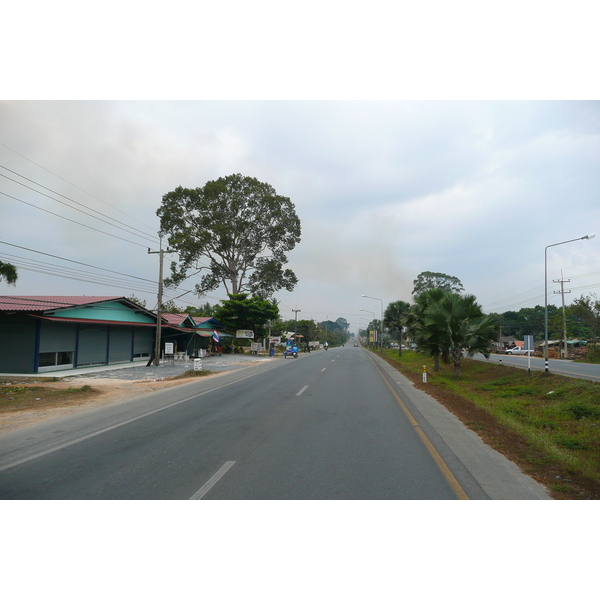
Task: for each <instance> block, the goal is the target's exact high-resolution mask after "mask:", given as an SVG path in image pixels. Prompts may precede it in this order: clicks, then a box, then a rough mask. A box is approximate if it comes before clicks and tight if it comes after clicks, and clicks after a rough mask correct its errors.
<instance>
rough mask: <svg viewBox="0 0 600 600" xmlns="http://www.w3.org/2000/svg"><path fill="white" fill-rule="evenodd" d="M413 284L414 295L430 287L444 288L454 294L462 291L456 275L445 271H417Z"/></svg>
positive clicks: (430, 288) (461, 285)
mask: <svg viewBox="0 0 600 600" xmlns="http://www.w3.org/2000/svg"><path fill="white" fill-rule="evenodd" d="M413 285H414V286H415V287H414V289H413V291H412V295H413V296H414V297H416V296H418V295H419V294H421V293H422V292H426V291H427V290H432V289H440V290H446V291H448V292H454V293H456V294H460V293H461V292H463V291H464V288H463V284H462V283H461V281H460V279H459V278H458V277H454V276H452V275H446V274H445V273H433V272H432V271H423V272H422V273H419V275H417V278H416V279H415V280H414V281H413Z"/></svg>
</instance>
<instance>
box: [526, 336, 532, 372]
mask: <svg viewBox="0 0 600 600" xmlns="http://www.w3.org/2000/svg"><path fill="white" fill-rule="evenodd" d="M524 339H525V350H527V373H529V375H531V353H532V352H533V336H532V335H526V336H525V337H524Z"/></svg>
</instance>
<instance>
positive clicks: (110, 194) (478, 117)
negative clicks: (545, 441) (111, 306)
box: [0, 100, 600, 329]
mask: <svg viewBox="0 0 600 600" xmlns="http://www.w3.org/2000/svg"><path fill="white" fill-rule="evenodd" d="M0 132H1V137H0V165H1V167H2V168H0V175H2V177H1V179H0V191H1V192H3V194H8V196H7V195H2V197H1V198H0V207H1V213H0V218H1V221H0V222H1V226H0V242H6V243H7V244H14V245H18V246H22V247H23V248H27V249H29V250H24V249H21V248H15V247H11V246H8V245H7V244H0V246H1V247H0V253H1V254H0V260H6V261H12V262H13V263H14V264H17V265H19V266H21V268H20V269H19V281H18V284H17V287H16V288H8V287H7V286H6V285H5V284H2V286H3V289H2V293H10V294H62V295H79V294H86V295H113V294H114V295H121V294H123V295H129V294H131V293H133V294H135V295H136V296H137V297H139V298H141V299H144V300H146V301H147V303H148V306H151V307H154V305H155V303H156V285H154V284H153V283H150V281H142V280H136V279H132V278H129V277H120V279H121V280H123V281H124V282H125V283H124V285H120V286H117V285H115V284H114V283H113V284H110V283H109V284H106V285H98V284H94V283H88V282H84V281H79V280H75V279H66V278H60V277H56V276H53V275H50V274H49V273H48V274H44V273H40V272H39V271H40V270H42V271H43V270H44V269H43V268H40V265H39V264H36V263H35V262H33V263H26V262H24V261H37V262H38V263H39V262H45V263H51V264H52V265H58V266H52V267H51V271H52V272H56V271H58V269H59V268H69V269H74V268H76V269H81V270H82V271H85V272H87V274H88V275H81V277H82V278H84V279H85V278H88V277H89V275H90V274H92V277H93V279H94V280H96V279H100V278H101V276H102V274H103V272H102V271H99V270H96V269H89V268H88V267H85V266H81V265H76V264H73V263H68V262H65V261H61V260H58V259H56V258H52V257H47V256H43V255H40V254H39V253H35V252H31V250H34V251H37V252H45V253H48V254H53V255H55V256H58V257H62V258H68V259H71V260H75V261H80V262H83V263H86V264H87V265H92V266H96V267H103V268H105V269H110V270H113V271H117V272H119V273H123V274H124V275H129V276H135V277H139V278H142V279H143V280H151V281H156V279H157V276H158V258H157V255H150V254H148V253H147V248H148V247H151V248H152V250H156V249H157V248H158V245H157V242H156V240H157V236H156V232H157V231H158V228H159V224H158V218H157V217H156V210H157V208H158V207H159V205H160V202H161V197H162V195H163V194H165V193H166V192H168V191H171V190H173V189H174V188H175V187H176V186H179V185H181V186H184V187H198V186H202V185H204V184H205V183H206V182H207V181H209V180H212V179H216V178H218V177H221V176H226V175H230V174H232V173H241V174H242V175H248V176H252V177H256V178H257V179H259V180H260V181H265V182H268V183H270V184H271V185H272V186H274V187H275V189H276V190H277V193H279V194H280V195H283V196H287V197H289V198H290V199H291V200H292V202H293V203H294V204H295V206H296V210H297V213H298V215H299V217H300V220H301V222H302V241H301V242H300V244H299V245H298V246H297V247H296V249H294V250H293V251H292V252H291V253H290V255H289V267H290V268H292V269H293V270H294V271H295V273H296V274H297V276H298V279H299V284H298V286H297V289H296V291H295V292H293V293H288V292H283V293H278V294H277V295H276V296H277V298H278V299H280V300H281V308H282V316H283V317H284V318H292V317H293V314H294V313H293V312H292V311H291V309H293V308H296V307H297V308H299V309H300V310H301V311H302V312H301V313H299V315H298V316H299V318H310V317H312V318H314V319H315V320H318V321H320V320H324V319H325V318H327V317H328V318H330V319H333V320H335V319H336V318H338V317H340V316H342V317H344V318H346V319H347V320H348V321H349V322H350V323H351V325H352V326H353V329H356V327H357V326H358V325H359V317H364V318H367V319H370V318H372V316H373V315H371V314H370V313H369V312H364V311H363V312H361V311H360V310H359V309H360V308H364V309H365V310H366V311H372V312H374V313H375V315H376V316H377V317H378V316H379V314H380V311H381V303H380V302H378V301H377V300H369V299H364V298H361V294H366V295H368V296H373V297H375V298H379V299H382V300H383V304H384V307H385V306H387V304H388V303H389V302H392V301H395V300H405V301H407V302H410V301H411V292H412V289H413V281H414V279H415V278H416V277H417V275H418V274H419V273H421V272H422V271H436V272H442V273H446V274H448V275H453V276H456V277H458V278H459V279H460V280H461V281H462V283H463V285H464V287H465V291H466V292H469V293H472V294H475V295H476V296H477V298H478V300H479V301H480V302H481V303H482V304H483V307H484V309H485V310H486V311H498V312H502V311H505V310H512V309H518V308H520V307H523V306H534V305H535V304H543V301H544V248H545V247H546V246H548V245H549V244H555V243H558V242H562V241H566V240H569V239H573V238H579V237H582V236H585V235H588V234H599V237H597V238H595V239H592V240H590V241H587V240H586V241H578V242H574V243H571V244H568V245H563V246H560V247H558V248H550V249H549V250H548V279H549V282H550V284H549V293H550V294H552V292H553V291H554V290H558V289H559V285H556V284H552V280H553V279H560V277H561V270H562V275H563V278H564V279H570V280H571V281H570V282H569V283H568V284H565V288H566V289H571V290H572V293H571V294H569V295H567V296H566V301H567V302H568V303H570V302H571V301H572V300H573V298H575V297H579V296H580V295H581V294H588V293H600V289H599V288H600V230H598V226H599V225H600V199H599V194H598V191H599V189H600V169H599V168H598V166H599V158H600V103H599V102H595V101H495V102H494V101H241V100H238V101H163V102H158V101H5V102H2V103H0ZM17 174H18V175H17ZM9 178H10V179H9ZM25 178H27V179H25ZM11 179H12V180H16V181H18V182H20V184H23V185H20V184H17V183H15V182H14V181H11ZM25 186H29V187H25ZM40 186H45V188H42V187H40ZM29 188H34V189H35V190H36V191H33V190H32V189H29ZM50 190H51V191H50ZM40 192H43V194H47V196H51V197H52V199H51V198H48V197H47V196H44V195H42V194H41V193H40ZM67 198H68V199H67ZM57 200H59V201H60V202H63V203H65V204H61V203H59V202H57ZM73 201H75V202H77V203H79V204H74V202H73ZM25 202H27V203H29V204H25ZM67 205H68V206H67ZM34 207H35V208H34ZM73 207H76V208H79V209H80V210H85V211H86V212H88V213H89V212H90V209H93V210H95V211H97V212H96V213H92V214H95V215H96V216H97V217H99V218H101V219H104V220H105V221H108V222H107V223H105V222H101V221H99V220H97V219H92V218H90V217H89V216H87V215H84V214H83V213H81V212H78V211H76V210H74V209H73ZM41 209H44V210H45V211H50V213H55V214H50V213H48V212H43V211H42V210H41ZM57 215H60V216H61V217H65V218H66V219H71V221H68V220H66V219H65V218H61V217H59V216H57ZM83 225H88V226H89V227H93V228H95V229H98V230H101V231H103V232H106V233H110V234H112V236H117V237H110V236H108V235H106V234H103V233H100V232H99V231H95V230H93V229H89V228H86V227H84V226H83ZM115 225H117V226H118V227H121V228H123V229H118V228H116V227H115ZM132 228H135V229H132ZM597 230H598V231H597ZM120 238H122V239H120ZM153 238H154V241H153V240H152V239H153ZM125 240H127V241H125ZM26 266H28V268H34V269H36V271H31V270H27V268H25V267H26ZM70 275H71V276H75V275H73V274H72V273H71V274H70ZM104 275H108V276H111V277H113V276H114V277H117V275H115V274H112V273H106V272H104ZM193 284H194V282H193V281H192V280H190V281H189V285H186V284H184V285H182V286H181V289H178V290H177V291H176V292H175V291H173V292H171V291H169V292H168V297H169V296H170V297H174V296H176V295H179V294H180V293H182V292H184V291H186V290H187V289H192V287H193ZM220 298H223V294H222V292H220V291H217V292H214V293H212V294H209V296H208V297H206V298H205V299H203V301H208V302H210V303H211V304H214V303H215V302H217V300H218V299H220ZM549 301H550V302H556V303H558V302H559V301H560V297H559V296H555V295H554V294H552V297H551V298H550V299H549ZM178 302H179V303H181V304H182V305H185V304H198V299H197V298H195V297H194V296H193V295H191V294H189V295H187V296H183V297H182V298H181V299H180V300H179V301H178Z"/></svg>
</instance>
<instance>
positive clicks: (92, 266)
mask: <svg viewBox="0 0 600 600" xmlns="http://www.w3.org/2000/svg"><path fill="white" fill-rule="evenodd" d="M0 244H6V245H7V246H12V247H13V248H19V249H20V250H27V251H28V252H35V253H36V254H43V255H44V256H50V257H51V258H58V259H59V260H64V261H67V262H71V263H75V264H77V265H82V266H84V267H91V268H92V269H98V270H100V271H108V272H109V273H116V274H117V275H124V276H125V277H131V278H132V279H140V280H141V281H149V282H150V283H154V281H152V279H144V278H143V277H137V276H136V275H127V274H126V273H119V272H118V271H111V270H110V269H105V268H104V267H95V266H94V265H89V264H87V263H83V262H79V261H78V260H71V259H70V258H63V257H62V256H56V255H55V254H48V253H47V252H41V251H40V250H33V249H31V248H25V246H17V245H16V244H10V243H8V242H3V241H2V240H0Z"/></svg>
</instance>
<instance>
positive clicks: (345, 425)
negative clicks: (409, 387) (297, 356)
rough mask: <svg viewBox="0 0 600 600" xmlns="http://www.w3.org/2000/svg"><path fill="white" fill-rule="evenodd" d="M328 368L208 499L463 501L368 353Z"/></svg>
mask: <svg viewBox="0 0 600 600" xmlns="http://www.w3.org/2000/svg"><path fill="white" fill-rule="evenodd" d="M323 368H324V370H323ZM323 368H322V369H321V370H320V373H319V375H318V376H317V377H315V378H313V382H312V383H311V384H310V385H308V386H306V387H304V386H303V387H302V388H300V390H302V391H301V393H299V395H297V396H296V397H291V398H290V397H287V399H282V407H285V408H282V409H281V410H282V412H281V413H280V416H281V415H285V418H280V419H279V422H278V425H277V426H276V427H272V428H271V431H270V433H269V435H268V436H267V437H265V439H263V441H262V444H260V445H256V446H254V447H248V448H247V451H246V452H245V453H242V454H240V455H239V458H238V461H237V462H236V464H235V466H234V468H232V469H231V470H230V471H229V472H228V473H227V476H226V477H224V478H223V479H222V480H221V481H219V483H218V484H217V485H215V486H214V488H213V489H212V490H211V491H210V492H209V493H208V494H207V495H206V499H215V500H219V499H255V500H262V499H303V500H304V499H306V500H308V499H349V500H354V499H357V500H358V499H456V494H455V493H454V492H453V490H452V488H451V487H450V485H449V483H448V482H447V480H446V479H445V477H444V476H443V474H442V473H441V471H440V469H439V468H438V466H437V465H436V463H435V461H434V460H433V458H432V457H431V455H430V453H429V452H428V450H427V449H426V448H425V446H424V445H423V443H422V442H421V440H420V438H419V436H418V435H417V433H416V432H415V429H414V427H413V426H412V425H411V424H410V423H409V422H408V420H407V419H406V417H405V415H404V414H403V412H402V411H401V409H400V407H399V405H398V403H397V401H396V400H395V398H394V397H393V396H392V395H391V394H390V391H389V388H388V387H387V386H386V384H385V382H384V381H383V379H382V377H381V376H380V375H379V373H378V372H377V371H376V370H375V368H374V366H373V364H372V363H371V362H370V361H369V359H368V357H367V355H366V353H365V352H364V351H362V350H360V349H358V348H357V349H354V348H352V349H347V350H346V351H345V352H343V353H340V354H339V355H338V356H336V357H335V358H332V360H331V361H330V364H329V365H326V366H325V367H323ZM300 390H299V391H300Z"/></svg>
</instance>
